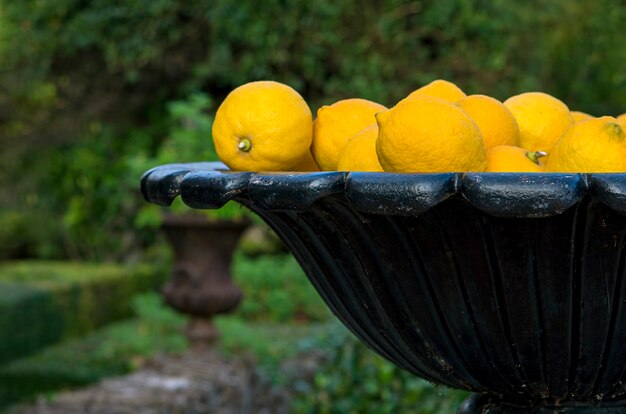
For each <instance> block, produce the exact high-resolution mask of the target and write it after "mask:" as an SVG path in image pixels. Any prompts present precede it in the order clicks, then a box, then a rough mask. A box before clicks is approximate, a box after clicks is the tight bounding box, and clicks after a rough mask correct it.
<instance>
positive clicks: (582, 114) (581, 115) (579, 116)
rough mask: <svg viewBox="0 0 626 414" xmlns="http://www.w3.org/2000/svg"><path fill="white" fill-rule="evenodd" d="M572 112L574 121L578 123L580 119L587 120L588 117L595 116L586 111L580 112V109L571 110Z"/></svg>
mask: <svg viewBox="0 0 626 414" xmlns="http://www.w3.org/2000/svg"><path fill="white" fill-rule="evenodd" d="M571 114H572V118H573V119H574V123H577V122H580V121H586V120H588V119H591V118H593V117H592V116H591V115H589V114H587V113H585V112H580V111H571Z"/></svg>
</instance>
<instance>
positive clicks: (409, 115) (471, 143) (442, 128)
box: [376, 96, 487, 172]
mask: <svg viewBox="0 0 626 414" xmlns="http://www.w3.org/2000/svg"><path fill="white" fill-rule="evenodd" d="M376 119H377V121H378V127H379V132H378V140H377V141H376V152H377V154H378V160H379V161H380V165H381V166H382V167H383V169H384V170H385V171H395V172H465V171H484V170H485V168H486V164H487V162H486V160H485V147H484V144H483V140H482V137H481V135H480V130H479V129H478V126H477V125H476V123H475V122H474V121H473V120H472V119H471V118H470V117H469V115H467V114H466V113H465V112H464V111H463V110H462V109H460V108H459V107H458V106H456V105H454V104H451V103H449V102H446V101H444V100H442V99H439V98H433V97H430V96H415V97H413V98H412V99H405V100H403V101H401V102H399V103H398V104H397V105H396V106H395V107H394V108H392V109H390V110H388V111H385V112H381V113H379V114H376Z"/></svg>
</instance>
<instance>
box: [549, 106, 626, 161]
mask: <svg viewBox="0 0 626 414" xmlns="http://www.w3.org/2000/svg"><path fill="white" fill-rule="evenodd" d="M624 129H625V126H624V125H623V124H620V123H619V121H618V120H617V119H615V118H613V117H611V116H603V117H600V118H593V119H590V120H588V121H583V122H579V123H577V124H575V125H574V126H573V127H571V128H570V129H569V130H567V132H566V133H565V134H563V136H562V137H561V139H559V140H558V141H557V143H556V144H555V145H554V148H553V149H552V152H551V153H550V157H549V158H548V161H547V162H546V171H549V172H576V173H600V172H626V133H625V132H624Z"/></svg>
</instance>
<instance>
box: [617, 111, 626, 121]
mask: <svg viewBox="0 0 626 414" xmlns="http://www.w3.org/2000/svg"><path fill="white" fill-rule="evenodd" d="M617 120H618V121H620V122H621V123H622V124H626V113H625V114H621V115H618V116H617Z"/></svg>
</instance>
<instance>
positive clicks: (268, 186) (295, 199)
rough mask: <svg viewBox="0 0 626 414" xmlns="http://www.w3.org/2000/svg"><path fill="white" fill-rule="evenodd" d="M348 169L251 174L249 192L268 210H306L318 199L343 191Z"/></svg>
mask: <svg viewBox="0 0 626 414" xmlns="http://www.w3.org/2000/svg"><path fill="white" fill-rule="evenodd" d="M346 176H347V173H345V172H340V171H328V172H310V173H290V172H285V173H256V174H253V175H252V176H251V177H250V181H249V183H248V196H249V197H250V201H251V202H252V204H254V205H255V206H256V207H258V208H260V209H263V210H268V211H284V210H295V211H302V210H306V209H307V208H308V207H310V206H311V205H312V204H313V203H315V202H316V201H317V200H319V199H321V198H324V197H328V196H331V195H333V194H339V193H342V192H343V191H344V190H345V182H346Z"/></svg>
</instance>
